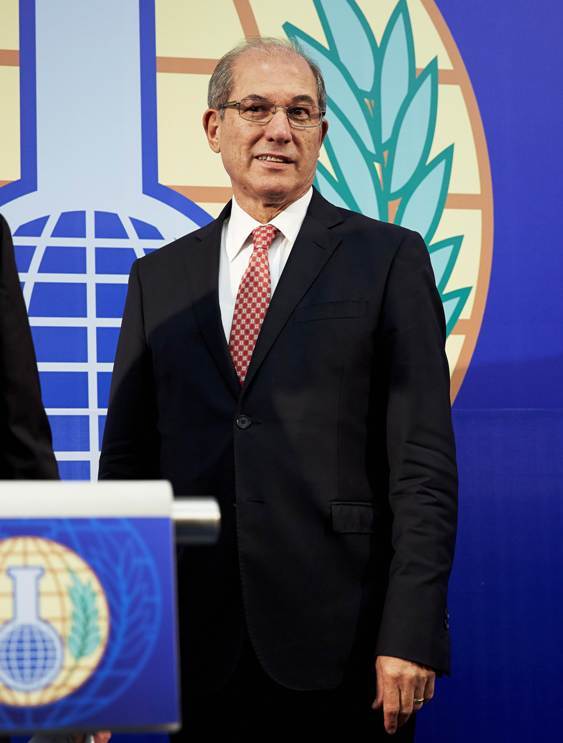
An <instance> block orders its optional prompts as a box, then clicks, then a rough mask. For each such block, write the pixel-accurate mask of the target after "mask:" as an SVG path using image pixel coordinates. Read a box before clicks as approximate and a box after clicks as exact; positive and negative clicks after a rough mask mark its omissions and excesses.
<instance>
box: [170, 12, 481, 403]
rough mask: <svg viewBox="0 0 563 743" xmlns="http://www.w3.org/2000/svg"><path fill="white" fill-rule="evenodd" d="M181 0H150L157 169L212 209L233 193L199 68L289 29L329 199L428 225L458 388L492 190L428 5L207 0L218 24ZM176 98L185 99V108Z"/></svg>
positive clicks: (469, 104)
mask: <svg viewBox="0 0 563 743" xmlns="http://www.w3.org/2000/svg"><path fill="white" fill-rule="evenodd" d="M184 6H185V4H184V3H182V2H181V1H180V0H176V1H171V0H166V1H164V0H157V3H156V8H157V24H156V30H157V53H158V54H159V57H158V65H157V70H159V75H158V78H159V80H158V83H159V87H158V94H159V112H160V119H159V131H160V141H159V152H160V176H161V179H162V180H163V181H164V182H166V183H169V184H189V185H183V186H178V185H176V186H174V187H176V188H177V189H178V190H179V191H180V192H182V193H184V194H185V195H187V196H189V197H190V198H192V199H193V200H194V201H196V202H198V203H200V205H202V206H203V207H204V208H206V209H207V210H209V211H212V212H213V213H214V214H215V213H217V211H218V208H219V206H221V205H222V204H223V203H224V202H225V201H226V199H227V198H228V197H229V195H230V193H229V189H228V181H227V180H226V177H225V175H224V174H223V173H222V171H221V169H220V166H219V163H218V162H217V161H216V160H213V156H211V155H210V154H208V152H207V150H206V146H205V144H204V142H203V138H202V134H201V132H200V109H201V108H202V106H203V101H204V92H205V91H204V85H203V81H202V75H203V73H210V72H211V70H212V69H213V65H214V59H213V57H219V56H221V54H222V53H224V51H225V50H226V49H228V48H229V47H230V46H232V45H234V44H235V43H237V41H238V40H239V39H240V38H241V37H242V36H243V35H246V36H256V35H262V36H276V37H284V36H286V37H287V38H289V39H292V40H295V41H297V42H298V43H299V44H300V46H301V48H302V49H303V50H304V51H305V52H306V53H307V54H308V55H309V56H310V57H311V58H312V59H313V60H314V61H315V62H316V63H317V64H318V65H319V67H320V68H321V70H322V72H323V75H324V77H325V81H326V85H327V92H328V97H329V102H328V111H327V119H328V121H329V130H328V136H327V140H326V145H325V148H324V152H323V154H322V157H321V162H320V163H319V166H318V170H317V178H316V183H315V185H316V186H317V188H318V189H319V190H320V192H321V193H322V194H323V195H324V196H325V197H326V198H327V199H328V200H329V201H332V202H333V203H335V204H338V205H340V206H343V207H345V208H348V209H353V210H356V211H359V212H362V213H363V214H366V215H368V216H371V217H374V218H377V219H383V220H387V221H392V222H396V223H397V224H402V225H405V226H407V227H410V228H412V229H415V230H417V231H419V232H420V233H421V234H422V235H423V237H424V239H425V240H426V243H427V245H428V247H429V251H430V257H431V260H432V265H433V268H434V273H435V276H436V283H437V286H438V289H439V292H440V296H441V298H442V303H443V307H444V312H445V315H446V322H447V330H448V341H447V353H448V359H449V362H450V368H451V372H452V393H453V395H454V396H455V394H457V391H458V390H459V387H460V386H461V383H462V381H463V377H464V375H465V372H466V370H467V367H468V364H469V361H470V358H471V355H472V353H473V350H474V347H475V344H476V340H477V335H478V332H479V328H480V325H481V320H482V316H483V312H484V308H485V300H486V294H487V288H488V281H489V274H490V265H491V254H492V228H493V214H492V190H491V177H490V170H489V162H488V156H487V149H486V143H485V138H484V134H483V129H482V125H481V120H480V116H479V111H478V108H477V103H476V101H475V97H474V95H473V92H472V88H471V84H470V81H469V78H468V76H467V72H466V70H465V67H464V65H463V62H462V60H461V57H460V55H459V52H458V50H457V47H456V45H455V43H454V41H453V39H452V37H451V34H450V33H449V30H448V28H447V26H446V24H445V22H444V19H443V18H442V16H441V14H440V12H439V10H438V8H437V6H436V4H435V3H434V2H431V1H430V0H409V2H406V1H405V0H399V2H397V0H376V1H374V0H364V1H363V2H353V1H352V0H309V1H308V2H304V1H303V0H287V1H286V2H284V3H264V2H259V1H258V0H250V2H245V3H241V2H233V1H232V0H221V1H220V2H219V1H217V2H215V3H214V5H213V17H214V19H216V18H219V17H220V18H221V30H220V33H219V35H218V36H217V34H216V33H215V32H216V30H217V25H216V24H215V23H213V30H214V33H213V34H210V33H209V31H210V29H211V25H210V24H211V19H210V18H209V17H208V16H207V15H206V14H205V13H203V12H200V11H199V10H198V11H194V10H193V9H190V10H187V9H186V7H184ZM188 16H189V18H188ZM207 24H209V27H207ZM207 79H208V74H207V77H206V78H205V82H207ZM178 101H191V103H190V104H189V107H188V108H189V110H185V109H186V107H187V104H185V103H183V104H178ZM178 120H180V121H181V122H182V125H181V127H178V125H177V122H178ZM186 123H187V125H188V127H191V128H188V130H187V132H186V129H185V127H186ZM188 147H189V150H188V149H187V148H188ZM188 151H189V160H188V159H187V158H186V159H184V160H183V159H182V155H183V153H186V154H187V152H188ZM179 154H180V161H179V158H178V155H179ZM204 173H205V174H206V175H207V180H206V181H203V180H202V177H201V175H202V174H204Z"/></svg>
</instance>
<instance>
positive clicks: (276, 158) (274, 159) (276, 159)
mask: <svg viewBox="0 0 563 743" xmlns="http://www.w3.org/2000/svg"><path fill="white" fill-rule="evenodd" d="M256 159H257V160H260V161H261V162H266V163H290V162H292V161H291V160H290V159H289V157H285V155H257V156H256Z"/></svg>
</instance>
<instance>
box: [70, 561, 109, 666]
mask: <svg viewBox="0 0 563 743" xmlns="http://www.w3.org/2000/svg"><path fill="white" fill-rule="evenodd" d="M71 578H72V584H71V586H70V588H69V589H68V595H69V598H70V600H71V603H72V616H71V629H70V634H69V637H68V649H69V651H70V653H71V655H72V656H73V657H74V658H75V660H80V659H81V658H84V657H86V656H88V655H90V654H91V653H93V652H94V650H96V648H97V647H98V645H99V644H100V641H101V636H100V623H99V612H98V608H97V606H96V603H97V595H96V592H95V591H94V589H93V588H92V586H91V585H90V583H89V582H87V581H85V582H81V581H80V580H79V578H78V577H77V576H76V575H75V574H74V573H71Z"/></svg>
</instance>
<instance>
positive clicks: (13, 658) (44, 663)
mask: <svg viewBox="0 0 563 743" xmlns="http://www.w3.org/2000/svg"><path fill="white" fill-rule="evenodd" d="M59 655H60V652H59V647H58V644H57V642H56V640H55V638H53V636H52V634H51V633H50V632H48V631H46V630H45V629H44V628H43V627H42V626H41V623H36V624H19V625H16V626H15V627H14V628H13V629H12V630H11V631H9V632H8V633H6V634H5V635H4V636H3V637H1V638H0V671H3V673H4V675H5V676H6V677H7V678H8V680H9V681H10V682H11V683H12V685H13V686H14V687H16V688H23V689H25V688H30V689H33V688H37V687H40V686H43V685H45V684H47V683H48V682H49V681H50V679H51V677H52V675H53V671H55V672H56V670H57V666H58V660H59Z"/></svg>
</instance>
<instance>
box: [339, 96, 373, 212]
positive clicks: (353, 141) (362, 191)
mask: <svg viewBox="0 0 563 743" xmlns="http://www.w3.org/2000/svg"><path fill="white" fill-rule="evenodd" d="M327 110H328V115H329V117H330V122H331V125H330V129H329V131H328V134H327V136H326V139H325V148H326V151H327V154H328V156H329V158H330V162H331V165H332V167H333V169H334V171H335V173H338V175H339V178H338V180H339V182H340V183H341V184H342V185H343V186H344V184H345V185H346V186H347V188H348V189H349V193H350V196H351V197H352V199H353V203H354V204H355V207H354V208H355V209H356V210H357V211H360V212H361V213H362V214H366V215H367V216H368V217H373V218H374V219H378V218H379V217H380V212H379V198H378V194H377V188H378V186H379V181H377V178H376V170H375V163H374V161H373V158H372V157H371V156H370V153H369V152H367V151H365V150H364V148H363V146H362V144H361V142H360V140H359V137H358V135H357V134H356V132H355V131H354V129H353V127H352V125H351V124H350V122H349V121H348V119H347V118H346V116H344V114H343V113H342V112H341V111H340V109H339V108H337V107H336V106H335V105H334V104H333V103H332V101H331V100H330V99H329V104H328V107H327ZM341 163H345V164H346V168H347V170H348V169H349V170H350V171H352V172H353V173H354V178H347V179H345V178H344V175H343V173H342V172H341V171H340V164H341ZM339 171H340V172H339Z"/></svg>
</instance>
